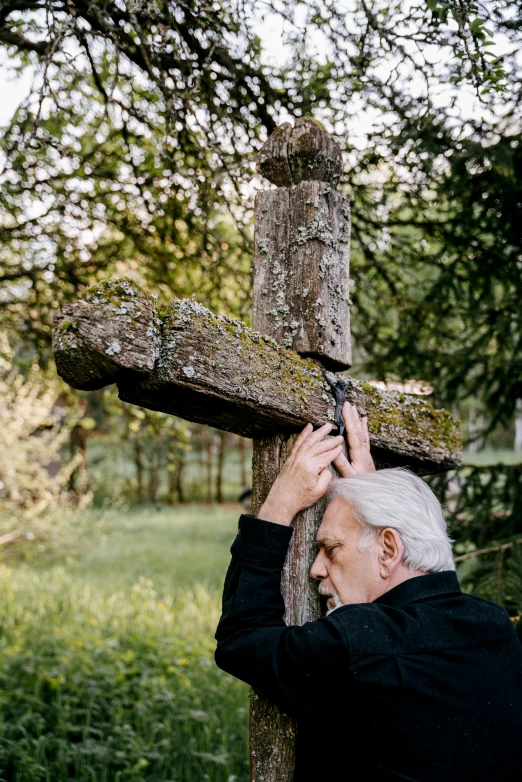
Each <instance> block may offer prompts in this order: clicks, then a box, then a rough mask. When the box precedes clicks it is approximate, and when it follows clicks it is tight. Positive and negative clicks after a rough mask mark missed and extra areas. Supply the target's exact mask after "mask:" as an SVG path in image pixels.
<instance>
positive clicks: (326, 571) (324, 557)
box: [310, 497, 384, 610]
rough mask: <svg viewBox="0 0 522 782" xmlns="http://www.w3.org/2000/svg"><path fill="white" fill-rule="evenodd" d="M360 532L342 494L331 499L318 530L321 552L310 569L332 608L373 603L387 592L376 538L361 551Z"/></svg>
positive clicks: (317, 539)
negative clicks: (383, 583) (381, 572)
mask: <svg viewBox="0 0 522 782" xmlns="http://www.w3.org/2000/svg"><path fill="white" fill-rule="evenodd" d="M361 531H362V530H361V526H360V525H359V524H358V523H357V521H356V519H355V518H354V515H353V511H352V508H351V506H350V504H349V503H348V502H346V500H343V499H342V497H336V498H335V499H334V500H332V502H331V503H330V504H329V505H328V507H327V509H326V512H325V514H324V516H323V520H322V522H321V526H320V527H319V529H318V531H317V535H316V542H317V546H318V548H319V553H318V554H317V557H316V559H315V561H314V564H313V565H312V568H311V570H310V574H311V576H312V578H315V579H318V580H320V582H321V583H320V585H319V592H320V594H322V595H329V596H330V597H329V599H328V601H327V603H328V609H329V610H332V609H334V608H338V607H339V605H349V604H351V603H370V602H372V600H375V599H376V598H377V597H379V595H380V594H381V593H382V592H383V591H384V590H383V585H382V579H381V578H380V575H379V558H378V550H377V546H376V540H373V539H372V540H370V541H369V543H368V546H367V547H366V548H365V550H364V551H362V552H361V551H359V539H360V537H361ZM336 597H337V599H336Z"/></svg>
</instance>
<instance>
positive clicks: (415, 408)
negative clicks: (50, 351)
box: [53, 280, 460, 472]
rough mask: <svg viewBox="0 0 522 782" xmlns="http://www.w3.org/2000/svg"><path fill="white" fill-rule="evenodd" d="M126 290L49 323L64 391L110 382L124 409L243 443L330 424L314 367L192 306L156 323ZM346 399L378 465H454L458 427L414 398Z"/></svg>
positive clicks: (357, 386) (107, 290)
mask: <svg viewBox="0 0 522 782" xmlns="http://www.w3.org/2000/svg"><path fill="white" fill-rule="evenodd" d="M127 282H128V281H125V280H123V281H119V282H118V281H116V282H113V283H111V284H110V286H109V284H108V283H102V285H101V286H97V287H96V288H93V289H90V290H89V292H88V294H87V298H88V303H87V304H81V303H77V304H75V305H65V307H64V308H63V310H62V313H60V314H59V315H58V316H57V317H56V321H55V328H54V334H53V345H54V355H55V361H56V366H57V369H58V373H59V374H60V376H61V377H62V378H63V379H64V380H66V381H67V382H68V383H69V384H70V385H72V386H74V387H75V388H82V389H90V388H100V387H102V386H103V385H108V384H110V383H112V382H114V381H115V380H116V381H117V383H118V388H119V393H120V398H121V399H123V400H124V401H126V402H131V403H133V404H137V405H141V406H142V407H147V408H149V409H151V410H159V411H162V412H166V413H171V414H172V415H177V416H180V417H182V418H186V419H187V420H189V421H196V422H200V423H205V424H209V425H210V426H215V427H217V428H219V429H224V430H226V431H230V432H235V433H236V434H240V435H243V436H245V437H266V436H268V435H269V434H275V433H277V432H282V433H287V434H290V433H293V432H296V431H299V430H300V429H302V427H303V426H304V425H305V424H306V423H307V422H308V421H310V422H311V423H313V424H314V425H321V424H323V423H326V422H327V421H333V419H334V400H333V396H332V392H331V389H330V386H329V385H328V383H327V382H326V380H325V371H324V370H323V368H322V367H321V365H320V364H318V363H317V362H315V361H312V360H310V359H303V358H301V357H300V356H298V355H297V354H296V353H295V352H294V351H292V350H289V349H287V348H284V347H282V346H280V345H278V344H277V343H276V342H275V341H274V340H272V339H270V338H269V337H266V336H263V335H260V334H258V333H256V332H255V331H253V330H252V329H249V328H247V327H246V326H245V324H244V323H241V322H239V321H235V320H230V319H228V318H223V317H219V316H216V315H214V314H213V313H211V312H210V311H209V310H207V309H206V308H205V307H203V306H201V305H200V304H198V303H196V302H194V301H191V300H175V301H173V302H171V304H170V305H169V306H168V307H166V308H164V309H163V310H161V311H160V313H159V315H158V316H156V314H155V313H154V311H153V309H152V303H151V301H150V299H147V296H146V294H145V293H143V292H141V291H140V289H139V288H138V286H137V285H136V284H135V283H129V285H131V284H132V286H133V288H132V289H133V293H132V294H131V293H125V292H123V293H122V286H124V285H126V284H127ZM116 293H117V294H118V298H117V299H115V296H116ZM94 301H95V302H96V303H94ZM136 301H140V302H141V301H143V302H146V303H147V307H149V308H150V311H148V314H147V316H146V317H145V315H144V312H145V310H144V308H142V315H140V316H139V317H137V318H136V317H130V316H129V312H128V311H127V312H124V311H123V310H128V308H129V307H130V305H131V304H132V302H136ZM64 323H65V326H64ZM147 331H148V332H149V333H150V334H151V336H150V337H149V338H148V339H149V342H148V343H146V339H145V336H146V333H147ZM100 335H101V336H100ZM115 342H117V343H118V344H119V345H120V350H119V351H116V352H115V351H114V350H113V345H114V343H115ZM145 343H146V346H147V348H148V352H147V351H146V350H145V347H144V344H145ZM154 355H157V358H156V362H155V365H154V368H153V369H152V370H150V363H151V362H152V360H153V356H154ZM146 362H149V363H148V364H147V363H146ZM147 368H149V371H146V370H147ZM347 399H349V401H351V402H352V403H354V404H356V405H357V407H358V408H359V410H360V411H361V413H362V412H366V413H367V414H368V416H369V421H370V433H371V444H372V453H373V454H374V456H375V458H376V459H377V460H379V461H381V462H384V463H387V464H394V465H396V464H407V465H409V466H411V467H412V468H414V469H418V470H422V471H424V472H439V471H441V470H445V469H450V468H451V467H454V466H455V465H456V464H459V463H460V432H459V425H458V421H457V420H456V419H455V417H454V416H453V415H451V413H449V412H447V411H445V410H434V408H433V407H431V406H430V405H429V404H428V403H427V402H426V401H425V400H424V399H423V398H422V397H416V396H408V395H405V394H399V393H398V392H388V393H387V392H384V391H381V390H379V389H377V388H375V387H374V386H372V385H370V384H369V383H363V382H360V381H357V380H353V379H352V380H350V385H349V387H348V390H347Z"/></svg>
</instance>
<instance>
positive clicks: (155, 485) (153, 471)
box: [149, 437, 163, 508]
mask: <svg viewBox="0 0 522 782" xmlns="http://www.w3.org/2000/svg"><path fill="white" fill-rule="evenodd" d="M162 449H163V438H162V437H158V438H157V440H156V451H155V453H154V455H153V458H152V460H151V463H150V480H149V498H150V501H151V502H153V503H154V505H155V506H156V508H160V507H161V503H160V501H159V485H160V474H161V466H162V462H163V459H162Z"/></svg>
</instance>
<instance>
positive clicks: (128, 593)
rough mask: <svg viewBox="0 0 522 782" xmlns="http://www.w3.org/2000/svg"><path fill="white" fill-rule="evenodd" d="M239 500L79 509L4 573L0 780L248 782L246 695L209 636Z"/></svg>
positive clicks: (0, 610) (0, 570)
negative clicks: (65, 542)
mask: <svg viewBox="0 0 522 782" xmlns="http://www.w3.org/2000/svg"><path fill="white" fill-rule="evenodd" d="M239 512H240V511H239V507H237V508H236V507H229V508H205V507H196V506H189V507H183V508H181V509H165V510H162V511H159V512H158V511H155V510H152V509H143V508H140V509H137V510H130V511H121V510H120V511H109V512H107V511H96V510H91V511H88V512H87V511H86V512H84V513H86V514H87V516H88V518H87V521H88V522H89V523H90V525H91V526H92V527H93V528H94V527H95V526H97V527H98V528H99V527H100V513H104V514H105V515H104V517H103V529H104V533H103V535H101V536H100V535H99V534H97V535H95V536H90V537H89V536H87V537H86V538H85V537H82V539H81V540H80V541H78V543H77V544H76V545H73V546H71V547H70V548H69V549H68V550H67V551H66V552H63V554H56V553H52V554H49V555H47V556H46V559H43V560H41V561H38V562H37V563H35V564H32V565H29V564H9V565H8V566H6V565H4V566H2V567H1V568H0V589H1V594H2V599H1V601H0V779H1V780H5V781H6V782H7V781H9V782H14V781H15V780H16V782H33V781H35V782H36V780H45V781H46V782H65V781H66V780H81V781H82V782H87V780H89V782H93V781H94V780H95V781H96V782H110V781H112V780H121V782H123V780H129V781H130V780H133V781H134V780H154V781H155V782H168V781H169V780H172V782H189V780H190V782H196V781H199V780H212V781H214V780H215V781H216V782H217V781H218V780H219V782H221V781H223V782H234V781H236V782H239V781H240V780H241V781H243V780H247V779H248V763H247V719H248V690H247V687H246V686H244V685H242V684H241V683H239V682H237V681H235V680H234V679H232V678H231V677H230V676H228V675H226V674H224V673H222V672H221V671H219V670H218V669H217V668H216V666H215V664H214V661H213V651H214V640H213V634H214V631H215V627H216V623H217V620H218V617H219V610H220V609H219V606H220V593H221V586H222V582H223V579H224V575H225V570H226V566H227V563H228V560H229V547H230V544H231V542H232V540H233V537H234V534H235V529H236V524H237V518H238V515H239Z"/></svg>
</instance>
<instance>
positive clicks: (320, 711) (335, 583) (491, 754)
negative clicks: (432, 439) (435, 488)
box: [216, 404, 522, 782]
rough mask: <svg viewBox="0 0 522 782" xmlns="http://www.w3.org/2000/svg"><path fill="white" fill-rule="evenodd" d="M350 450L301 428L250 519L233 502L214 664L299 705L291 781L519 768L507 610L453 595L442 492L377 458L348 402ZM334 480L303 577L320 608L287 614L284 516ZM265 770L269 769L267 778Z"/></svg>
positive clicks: (482, 774)
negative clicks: (296, 616) (296, 618)
mask: <svg viewBox="0 0 522 782" xmlns="http://www.w3.org/2000/svg"><path fill="white" fill-rule="evenodd" d="M343 415H344V419H345V423H346V428H347V435H348V443H349V446H350V458H351V462H348V460H347V459H346V457H344V456H343V455H342V453H341V443H342V438H340V437H333V438H329V439H324V437H325V435H327V434H328V433H329V431H330V430H331V427H330V426H329V425H326V426H323V427H322V428H321V429H318V430H317V431H316V432H314V431H313V430H312V427H311V426H310V425H309V426H307V427H306V428H305V429H304V431H303V432H302V433H301V435H300V436H299V438H298V439H297V441H296V443H295V446H294V448H293V450H292V452H291V454H290V456H289V458H288V461H287V462H286V464H285V466H284V468H283V470H282V471H281V473H280V475H279V477H278V478H277V480H276V481H275V483H274V485H273V487H272V489H271V491H270V494H269V496H268V498H267V500H266V502H265V504H264V505H263V507H262V508H261V510H260V511H259V515H258V517H257V518H254V517H252V516H247V515H243V516H242V517H241V519H240V521H239V532H238V536H237V538H236V540H235V541H234V543H233V545H232V549H231V553H232V562H231V564H230V567H229V570H228V573H227V577H226V581H225V589H224V595H223V614H222V617H221V620H220V622H219V626H218V629H217V633H216V638H217V641H218V646H217V650H216V661H217V664H218V665H219V666H220V667H221V668H223V669H224V670H226V671H228V672H229V673H231V674H233V675H234V676H237V677H238V678H239V679H242V680H243V681H245V682H248V683H249V684H251V685H252V686H253V687H256V688H257V689H259V690H262V691H264V692H265V693H266V694H267V695H268V696H269V697H270V698H272V699H273V700H274V701H275V702H276V703H278V704H279V706H280V707H281V708H282V709H283V710H284V711H286V712H287V713H288V714H291V715H293V716H295V717H296V718H297V721H298V736H297V762H296V769H295V775H294V780H298V781H299V782H309V781H311V780H332V781H333V780H350V781H353V782H362V781H363V780H365V781H366V780H368V781H369V782H373V780H383V781H384V780H410V782H413V781H414V780H415V781H418V782H421V781H422V782H428V781H429V782H435V780H437V782H439V781H440V782H443V781H444V782H449V781H452V780H455V782H457V780H458V782H467V780H474V781H476V780H493V779H498V780H502V781H504V780H511V779H513V780H514V779H520V777H521V775H522V767H521V764H520V754H519V752H520V749H519V747H520V745H519V742H520V741H522V647H521V646H520V643H519V641H518V640H517V638H516V635H515V633H514V631H513V627H512V625H511V622H510V620H509V617H508V615H507V614H506V612H505V611H504V610H503V609H502V608H500V607H499V606H497V605H495V604H493V603H488V602H486V601H484V600H480V599H479V598H476V597H473V596H471V595H465V594H463V593H462V592H461V590H460V587H459V583H458V581H457V577H456V575H455V572H454V564H453V559H452V554H451V541H450V539H449V538H448V535H447V531H446V524H445V522H444V518H443V515H442V511H441V507H440V504H439V503H438V501H437V499H436V497H435V495H434V494H433V493H432V492H431V490H430V489H429V487H428V486H427V485H426V484H425V483H424V482H423V481H422V480H421V479H420V478H418V477H417V476H415V475H413V474H412V473H410V472H408V471H406V470H401V469H387V470H380V471H378V472H375V471H374V467H373V462H372V461H371V457H370V455H369V445H368V442H369V438H368V429H367V425H366V421H365V420H364V419H363V421H362V422H360V421H359V416H358V414H357V412H356V410H355V408H353V407H351V406H349V405H348V404H346V405H345V406H344V408H343ZM332 463H333V464H334V465H335V466H336V467H337V469H338V471H339V472H340V474H341V476H342V478H341V479H338V480H336V481H334V482H333V484H332V486H330V498H331V499H330V503H329V505H328V507H327V510H326V512H325V514H324V517H323V520H322V522H321V526H320V528H319V530H318V533H317V540H316V542H317V547H318V554H317V558H316V560H315V562H314V564H313V566H312V569H311V575H312V578H314V579H317V580H318V581H319V591H320V592H321V594H323V595H325V596H326V597H327V604H328V612H327V615H326V616H325V617H323V618H321V619H319V620H318V621H316V622H309V623H307V624H305V625H303V626H302V627H297V626H294V627H287V626H286V625H285V624H284V621H283V614H284V604H283V600H282V597H281V592H280V581H281V569H282V567H283V564H284V561H285V556H286V552H287V548H288V543H289V541H290V538H291V536H292V527H291V524H292V521H293V519H294V517H295V516H296V514H297V513H298V512H299V511H300V510H302V509H303V508H306V507H309V506H311V505H313V504H314V503H315V502H316V501H317V500H318V499H319V498H320V497H321V496H323V494H325V493H326V491H327V490H328V489H329V485H330V481H331V473H330V471H329V470H328V469H327V468H328V466H329V465H330V464H332ZM267 782H273V780H267Z"/></svg>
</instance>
